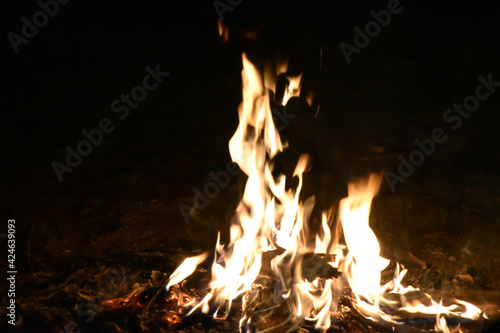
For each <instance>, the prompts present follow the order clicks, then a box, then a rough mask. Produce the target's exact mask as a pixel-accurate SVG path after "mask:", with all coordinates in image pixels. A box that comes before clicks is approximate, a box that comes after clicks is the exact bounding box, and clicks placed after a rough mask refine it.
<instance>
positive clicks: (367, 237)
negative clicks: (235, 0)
mask: <svg viewBox="0 0 500 333" xmlns="http://www.w3.org/2000/svg"><path fill="white" fill-rule="evenodd" d="M219 29H221V30H220V31H221V35H222V31H223V29H222V25H220V26H219ZM242 63H243V70H242V81H243V94H242V95H243V101H242V103H241V104H240V106H239V109H238V115H239V125H238V128H237V130H236V132H235V133H234V135H233V137H232V138H231V140H230V141H229V151H230V154H231V158H232V160H233V161H234V162H235V163H237V164H238V165H239V167H240V168H241V170H242V171H243V172H244V173H245V174H246V175H247V176H248V180H247V183H246V186H245V190H244V193H243V196H242V199H241V201H240V203H239V205H238V207H237V209H236V212H235V216H234V223H233V224H232V225H231V227H230V239H229V242H228V244H226V245H224V244H222V243H221V240H220V235H219V237H218V239H217V242H216V246H215V253H214V260H213V263H212V267H211V280H210V282H209V285H208V287H209V288H208V292H207V293H206V295H205V296H204V297H203V299H201V301H197V303H196V304H195V302H194V299H190V300H189V302H187V303H186V306H187V305H194V306H193V308H192V309H191V311H190V313H189V314H191V313H193V312H194V311H196V310H198V309H200V308H201V310H202V311H203V312H205V313H208V312H210V311H211V310H212V309H215V308H216V309H217V310H216V311H215V312H214V314H213V316H214V318H217V319H224V318H226V317H227V315H228V314H229V311H230V309H231V306H232V303H233V301H234V300H235V299H236V298H237V297H241V299H242V303H243V317H242V318H241V321H240V326H241V327H242V328H243V327H246V326H248V325H250V326H251V325H258V324H259V323H260V324H262V325H265V324H266V320H267V319H266V318H268V317H269V316H270V314H271V313H272V312H273V311H274V310H273V309H275V308H277V307H279V306H280V305H281V304H286V307H287V308H288V310H289V317H288V319H287V320H285V321H283V322H282V323H281V324H279V325H282V326H283V327H281V328H280V330H281V331H285V330H287V331H293V330H296V329H297V328H298V327H300V325H301V324H302V323H303V322H304V321H313V322H314V323H315V324H314V327H315V329H316V330H318V331H325V330H327V329H328V328H329V327H330V325H331V314H332V313H336V312H338V311H339V307H338V300H339V298H340V297H341V295H342V293H343V290H344V289H345V286H346V284H348V285H349V286H350V288H351V291H352V294H353V295H354V297H355V300H356V301H355V304H354V305H355V307H356V311H357V312H359V313H360V314H361V315H363V316H364V317H366V318H368V319H370V320H372V321H374V322H385V323H390V324H392V325H393V327H394V326H397V325H400V324H402V323H401V322H400V321H398V320H397V319H395V318H394V317H392V316H391V315H389V314H387V313H386V312H385V310H387V309H392V310H399V311H406V312H408V313H423V314H431V315H436V318H437V322H436V330H439V331H443V332H449V328H448V326H447V324H446V319H445V318H444V317H443V316H457V317H463V318H471V319H477V318H478V317H479V314H480V310H479V309H478V308H477V307H475V306H474V305H472V304H470V303H466V302H463V301H459V300H455V302H454V304H452V305H450V306H443V305H442V304H441V303H439V304H438V303H436V301H434V300H433V299H432V298H431V297H430V296H429V295H427V294H425V293H422V292H420V291H419V290H418V289H415V288H413V287H411V286H408V287H403V285H402V284H401V281H402V279H403V277H404V275H405V274H406V270H404V269H403V270H401V271H400V265H399V264H398V265H397V269H396V273H395V275H394V278H393V279H392V280H391V281H390V282H388V283H386V284H385V285H381V271H382V270H384V269H385V268H386V267H387V266H388V264H389V260H388V259H386V258H383V257H381V256H380V245H379V243H378V240H377V237H376V235H375V233H374V232H373V230H372V229H371V228H370V225H369V217H370V209H371V204H372V199H373V198H374V197H375V196H376V195H377V193H378V190H379V188H380V185H381V179H382V175H381V174H372V175H370V176H369V177H368V178H366V179H363V180H360V181H357V182H352V183H349V184H348V197H347V198H345V199H343V200H342V201H341V202H340V206H339V208H340V211H339V214H338V216H339V219H338V220H339V221H337V224H336V226H334V227H333V228H332V226H333V225H334V224H333V223H332V221H333V215H334V214H333V211H332V210H330V211H326V212H323V214H322V218H321V225H320V227H319V230H318V231H317V233H314V232H313V230H311V227H310V216H311V213H312V210H313V207H314V204H315V200H314V197H310V198H308V199H306V200H305V201H302V200H301V198H300V196H299V195H300V192H301V189H302V186H303V175H304V173H306V172H307V171H308V170H309V168H310V158H309V156H308V155H301V156H300V158H299V160H298V162H297V165H296V167H295V171H294V173H293V175H292V177H293V178H296V179H297V182H296V184H297V185H296V187H294V188H287V187H286V186H285V184H286V177H285V175H275V174H274V173H273V166H274V165H273V162H272V161H273V158H274V157H275V156H276V155H277V154H279V153H280V152H282V151H283V149H285V147H286V142H282V141H281V138H280V136H279V133H278V131H277V130H276V127H275V125H274V122H273V115H272V112H271V109H270V97H269V93H270V91H272V92H274V89H275V85H276V77H277V76H278V75H282V74H283V75H286V74H284V73H286V70H287V63H286V62H284V63H282V64H278V65H277V66H276V70H275V71H274V72H273V71H272V70H269V68H268V70H265V71H264V77H262V76H261V74H260V71H259V70H257V68H256V67H255V66H254V65H253V64H252V63H251V62H250V61H249V60H248V58H247V56H246V55H245V54H243V56H242ZM301 77H302V76H301V75H298V76H286V78H287V79H288V80H289V84H288V86H287V88H286V90H285V93H284V96H283V100H282V101H280V102H281V103H282V104H283V105H286V103H287V102H288V100H289V99H290V98H291V97H294V96H300V90H301ZM342 232H343V235H344V239H345V244H342V243H340V237H341V234H342ZM266 258H267V259H266ZM205 259H206V255H205V254H202V255H200V256H197V257H193V258H188V259H186V260H185V261H184V262H183V263H182V264H181V265H180V266H179V268H178V269H177V270H176V271H175V272H174V273H173V274H172V276H171V277H170V279H169V282H168V284H167V289H168V288H170V287H172V286H175V285H176V284H177V283H179V282H181V281H182V280H184V279H185V278H187V277H188V276H189V275H191V274H192V273H193V272H194V270H195V269H196V267H197V266H198V265H199V264H200V263H201V262H203V261H204V260H205ZM339 272H342V273H343V274H344V278H338V277H339V275H340V273H339ZM262 280H266V281H268V283H269V284H270V285H272V286H273V289H274V294H273V295H274V296H273V297H272V298H271V303H272V304H268V306H267V307H263V308H259V306H260V305H259V304H258V299H259V297H257V296H256V295H260V294H259V293H260V292H261V291H260V290H261V289H262V286H263V285H265V283H262V282H258V281H262ZM410 292H411V293H416V292H418V293H420V294H421V295H422V296H423V297H424V298H425V299H426V300H427V301H429V300H430V301H429V302H427V301H426V302H420V301H418V300H417V301H415V300H411V299H410V297H409V295H410V294H408V293H410ZM394 296H396V298H395V297H394ZM398 298H399V300H398ZM424 303H425V304H424ZM255 308H259V309H260V310H259V311H262V312H265V313H267V315H266V316H264V315H261V316H260V317H259V318H258V320H255V319H254V318H253V317H252V314H251V311H252V309H255ZM258 322H259V323H258Z"/></svg>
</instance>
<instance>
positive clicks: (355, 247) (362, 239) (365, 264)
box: [340, 174, 481, 332]
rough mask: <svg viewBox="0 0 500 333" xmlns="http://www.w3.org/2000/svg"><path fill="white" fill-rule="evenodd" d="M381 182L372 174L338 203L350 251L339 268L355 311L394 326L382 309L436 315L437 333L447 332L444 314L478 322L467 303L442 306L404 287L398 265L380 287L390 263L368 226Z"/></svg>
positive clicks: (476, 316)
mask: <svg viewBox="0 0 500 333" xmlns="http://www.w3.org/2000/svg"><path fill="white" fill-rule="evenodd" d="M381 180H382V175H381V174H380V175H376V174H372V175H371V176H370V177H369V178H368V179H365V180H362V181H358V182H355V183H350V184H349V186H348V194H349V196H348V197H347V198H345V199H343V200H342V201H341V203H340V219H341V221H342V228H343V231H344V236H345V241H346V245H347V248H348V249H349V252H348V254H347V256H346V258H345V260H344V261H343V262H342V266H341V267H342V269H343V270H345V272H346V276H347V280H348V282H349V286H350V287H351V290H352V291H353V293H354V295H355V297H356V306H357V311H358V312H359V313H360V314H362V315H363V316H364V317H366V318H368V319H371V320H373V321H376V322H386V323H390V324H395V325H398V324H401V322H399V321H397V320H396V319H394V318H393V317H392V316H390V315H388V314H387V313H385V312H384V311H383V310H382V309H384V308H385V309H392V310H403V311H406V312H409V313H420V314H427V315H436V325H435V327H434V328H435V330H436V331H438V332H441V331H442V332H450V330H449V328H448V326H447V324H446V319H445V318H444V317H443V315H446V316H455V317H462V318H469V319H478V318H479V315H480V313H481V311H480V310H479V309H478V308H477V307H476V306H474V305H472V304H470V303H467V302H463V301H460V300H455V304H452V305H450V306H443V305H442V303H441V302H440V303H436V302H435V301H434V300H433V299H432V297H431V296H429V295H427V294H425V293H423V292H421V291H419V290H418V289H415V288H413V287H411V286H409V287H403V286H402V285H401V280H402V279H403V277H404V275H405V274H406V270H403V271H402V272H399V264H398V269H397V270H396V272H395V276H394V279H393V280H392V281H390V282H388V283H387V284H385V285H384V286H381V284H380V275H381V271H382V270H383V269H384V268H386V267H387V265H388V264H389V260H387V259H385V258H382V257H380V246H379V243H378V241H377V238H376V236H375V234H374V232H373V231H372V229H371V228H370V226H369V215H370V206H371V202H372V199H373V197H374V196H375V195H376V194H377V192H378V190H379V187H380V184H381ZM409 292H412V293H410V294H409ZM414 293H418V294H419V295H420V296H421V297H420V298H421V299H423V300H425V304H424V303H422V302H420V301H418V300H414V301H410V300H409V296H410V295H412V294H414ZM390 294H392V297H391V296H390ZM394 296H398V297H396V298H395V297H394ZM397 298H399V300H397Z"/></svg>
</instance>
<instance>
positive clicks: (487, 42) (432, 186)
mask: <svg viewBox="0 0 500 333" xmlns="http://www.w3.org/2000/svg"><path fill="white" fill-rule="evenodd" d="M401 4H402V6H403V8H404V9H403V11H402V12H401V13H400V14H397V15H393V16H392V19H391V23H390V24H389V25H388V26H387V27H386V28H382V30H381V32H380V34H379V35H378V36H376V37H374V38H372V40H371V42H370V44H369V45H368V46H367V47H366V48H364V49H363V50H362V51H361V52H360V54H354V55H353V56H352V62H351V63H350V64H348V63H347V62H346V60H345V58H344V56H343V54H342V52H341V50H340V48H339V44H340V43H341V42H347V43H349V44H353V38H354V30H353V28H354V27H355V26H358V27H360V28H362V29H363V27H364V25H365V24H366V23H367V22H369V21H370V20H372V17H371V15H370V11H371V10H376V11H378V10H381V9H385V8H386V7H387V2H385V1H373V2H360V1H355V2H346V1H343V2H334V1H332V2H327V1H307V2H285V1H249V0H247V1H243V2H242V3H241V4H239V5H237V6H235V7H234V10H233V11H232V12H229V11H228V12H225V13H224V23H225V24H227V26H228V27H229V31H230V36H231V39H230V40H229V42H227V43H223V42H221V40H220V39H219V36H218V31H217V20H218V19H219V17H218V15H217V12H216V10H215V9H214V6H213V3H212V2H211V1H204V2H202V1H200V2H192V1H176V2H173V1H153V0H147V1H128V2H122V3H117V4H113V3H108V2H106V3H96V2H89V1H76V0H73V1H71V2H69V3H68V4H66V5H60V8H59V13H58V14H57V15H56V16H55V17H54V18H51V19H50V20H49V22H48V24H47V25H46V26H44V27H42V28H39V32H38V34H37V35H36V36H35V37H33V38H32V39H30V41H29V43H28V44H26V45H20V46H19V48H20V51H19V53H18V54H15V53H14V51H13V49H12V47H11V45H10V43H9V41H8V39H7V37H6V36H7V34H8V33H9V32H14V33H16V34H20V30H21V27H22V22H21V18H22V17H23V16H26V17H28V19H29V20H30V21H31V17H32V15H33V14H34V13H35V12H37V11H39V10H40V7H39V6H38V4H37V3H36V2H35V1H30V2H10V3H9V4H8V6H9V7H10V8H9V9H8V10H6V9H4V10H3V11H4V13H5V14H6V16H7V17H6V18H5V19H4V23H5V26H4V30H3V33H4V36H5V38H4V46H6V48H5V49H4V54H6V58H7V60H4V65H5V72H4V73H5V75H3V85H2V89H1V96H2V113H1V117H2V119H1V124H2V135H3V139H2V140H1V142H0V147H1V152H2V154H1V156H2V163H1V167H0V168H1V169H0V174H1V175H2V181H1V183H0V195H1V197H2V200H1V203H0V215H2V219H3V220H4V221H6V219H7V218H15V219H16V221H18V224H17V237H18V238H17V239H18V243H17V244H18V250H17V251H18V254H19V257H18V258H19V259H18V266H19V267H20V271H22V272H24V273H25V274H29V273H34V272H36V271H39V270H54V271H64V270H65V269H66V270H68V269H70V270H71V269H76V268H77V267H80V266H84V265H90V264H93V263H94V261H95V260H96V259H95V258H101V259H102V258H107V259H109V258H115V257H117V256H120V255H124V254H127V253H133V252H134V251H138V249H141V250H142V251H154V250H160V251H165V252H168V251H171V249H175V248H180V247H182V248H186V249H189V250H194V249H206V248H207V246H209V248H211V246H212V245H211V244H212V243H213V242H214V240H215V235H216V230H218V229H223V230H224V229H225V228H227V226H226V225H225V224H227V222H228V220H229V217H228V216H229V215H230V212H231V210H232V209H233V208H234V206H235V204H236V202H237V199H238V186H237V183H238V182H237V181H236V178H234V179H233V181H232V183H231V186H230V187H228V188H225V189H223V190H222V191H221V192H222V195H221V196H220V197H217V198H215V199H214V200H213V202H211V204H210V205H209V207H208V208H207V209H204V210H203V211H202V212H201V214H200V216H198V217H196V218H193V220H192V221H191V223H190V224H186V223H185V221H184V219H183V217H182V216H181V213H180V211H179V209H178V205H179V204H180V203H185V204H187V205H191V204H192V200H193V195H194V194H193V192H192V189H193V188H194V187H197V188H199V189H202V188H203V186H204V184H206V183H207V181H209V178H208V174H209V172H210V171H215V172H218V171H220V170H224V168H225V165H226V163H227V162H228V161H229V160H230V157H229V154H228V146H227V143H228V141H229V139H230V137H231V135H232V133H233V132H234V131H235V129H236V126H237V123H238V117H237V106H238V104H239V103H240V101H241V77H240V71H241V53H242V52H248V53H249V54H250V56H251V57H252V59H255V60H256V62H257V63H259V64H262V63H263V59H267V60H269V61H270V60H272V59H274V57H275V55H276V54H286V55H288V56H289V58H290V70H291V72H294V73H298V72H304V87H303V89H304V90H307V91H313V92H314V98H315V99H314V105H315V106H316V105H318V104H319V105H321V106H320V112H319V113H318V116H317V117H316V118H314V114H315V111H316V109H315V108H313V110H305V111H303V114H302V115H301V117H299V121H297V122H295V121H294V120H293V121H292V124H291V126H290V128H288V129H287V131H286V133H285V135H287V136H288V137H289V140H290V142H291V143H292V147H297V148H296V150H291V151H292V152H293V153H291V158H290V161H292V160H293V158H295V157H296V156H297V155H298V152H299V150H306V151H308V152H309V153H311V154H312V155H313V158H314V167H313V171H312V173H311V175H310V176H309V177H310V184H311V185H310V187H309V188H306V189H305V191H306V192H307V193H310V194H312V193H316V194H317V195H318V205H319V206H320V207H327V206H329V205H332V204H335V203H336V202H338V199H340V198H341V197H343V196H345V194H346V184H347V181H348V180H349V179H351V178H352V176H353V175H359V174H360V173H366V172H368V171H375V170H381V169H385V170H390V171H392V172H394V173H395V172H397V171H396V170H397V166H398V163H399V161H398V159H397V156H399V155H400V154H401V155H402V156H405V157H407V156H408V154H409V153H410V152H411V151H412V150H414V149H415V148H416V147H415V145H414V143H413V141H414V140H415V139H424V138H427V137H429V136H430V133H431V131H432V129H434V128H436V127H442V128H444V129H446V131H447V134H448V136H449V139H448V140H447V141H446V142H445V143H444V144H442V145H439V146H437V147H436V152H435V154H433V155H432V156H430V157H429V158H427V159H426V161H425V162H424V164H423V165H421V166H419V167H418V168H417V169H416V171H415V172H414V174H413V175H412V176H410V177H409V178H408V179H407V181H405V182H404V183H398V184H397V185H396V191H395V192H394V193H392V192H391V191H390V189H389V188H388V186H387V184H386V183H385V182H384V183H383V185H382V189H381V195H380V197H379V198H378V199H377V200H378V202H379V205H378V206H376V205H375V206H376V207H374V212H375V213H377V214H378V215H377V216H378V217H379V218H380V219H383V220H385V221H389V222H387V223H389V224H390V226H387V225H385V226H386V227H387V228H388V229H390V230H391V232H393V233H396V234H397V233H398V230H399V231H401V230H403V231H401V232H402V233H403V234H404V235H406V236H403V237H400V236H396V237H393V238H395V239H398V241H396V243H397V242H400V243H402V244H403V247H405V248H410V249H412V250H413V251H418V250H416V249H418V248H420V245H415V244H417V243H418V242H419V241H421V239H422V238H418V236H417V235H419V233H420V234H422V233H424V231H425V232H430V231H432V233H431V234H432V235H434V236H433V237H434V238H432V239H431V240H430V241H434V242H437V243H440V242H441V243H442V242H443V239H438V238H436V237H438V236H435V235H436V232H445V233H450V232H452V231H453V232H455V233H456V234H457V235H458V236H456V235H455V234H454V236H453V237H455V236H456V237H462V239H461V240H460V241H459V242H458V243H459V245H455V246H453V245H449V244H457V240H456V238H453V237H452V239H451V238H450V239H449V240H448V243H446V244H448V245H446V246H448V248H447V249H448V251H450V252H452V253H454V252H453V251H460V248H462V247H463V246H464V244H469V243H470V244H475V242H480V243H481V244H482V246H484V248H482V249H479V248H478V251H479V252H480V251H483V252H484V251H487V250H488V249H489V250H492V249H494V250H496V249H497V248H498V243H496V240H497V239H498V235H500V233H499V222H498V213H499V209H498V208H499V205H500V203H499V202H500V193H499V191H498V188H499V187H498V185H500V177H498V171H499V170H500V168H499V167H500V164H499V163H500V159H499V157H498V156H499V154H498V151H499V150H498V143H499V139H500V135H499V134H500V131H499V130H498V126H499V120H500V117H499V112H498V111H499V102H500V95H499V92H498V91H497V92H495V93H493V94H492V95H491V97H490V98H489V99H488V100H486V101H485V102H482V103H481V105H480V107H479V109H478V110H477V111H476V112H475V113H474V114H472V115H471V117H470V118H469V119H466V120H464V122H463V124H462V126H461V127H460V128H459V129H457V130H456V131H454V130H451V129H450V128H449V126H448V125H447V124H445V123H444V122H443V120H442V115H443V112H444V111H445V110H446V109H448V108H450V107H452V105H453V103H461V102H462V101H463V99H464V98H465V97H466V96H469V95H471V94H473V93H474V89H475V87H476V85H477V84H478V81H477V77H478V76H479V75H483V76H484V77H486V76H487V75H488V74H490V73H492V74H493V78H494V80H496V81H500V71H499V69H500V66H499V59H500V57H499V55H500V53H499V45H498V44H499V40H500V39H499V35H500V23H499V22H500V20H499V18H500V17H499V12H498V8H497V7H498V6H497V4H496V2H494V1H464V2H437V1H423V0H422V1H421V0H414V1H406V0H403V1H401ZM248 31H259V34H258V36H257V38H255V39H249V38H245V37H244V36H245V33H246V32H248ZM320 50H322V69H321V70H319V58H320ZM156 64H160V68H161V69H162V70H163V71H165V72H169V73H170V76H169V77H168V78H166V79H165V81H164V82H163V83H161V84H160V85H159V87H158V88H156V89H155V90H153V91H151V92H149V93H148V97H147V98H146V100H145V101H144V102H141V103H140V105H139V106H138V107H137V108H136V109H135V110H134V111H132V112H131V114H130V116H129V117H128V118H126V119H124V120H119V119H118V117H117V115H116V114H114V113H113V112H112V111H111V109H110V104H111V102H112V101H113V100H114V99H116V98H118V97H119V96H120V94H122V93H129V92H130V90H131V89H132V88H133V87H134V86H136V85H138V84H140V83H141V82H142V78H143V77H144V75H145V74H146V71H145V67H146V66H148V65H149V66H151V67H155V66H156ZM106 117H107V118H110V119H112V120H113V123H114V124H115V126H116V129H115V130H114V132H113V133H110V134H106V135H105V136H104V139H103V142H102V144H100V145H99V146H98V147H94V148H93V151H92V153H91V154H90V155H89V156H87V157H84V158H83V161H82V163H81V165H79V166H78V167H76V168H74V170H73V172H72V173H70V174H69V173H66V174H64V175H63V177H64V181H63V182H61V183H60V182H59V181H58V179H57V177H56V175H55V174H54V171H53V169H52V167H51V163H52V162H53V161H59V162H61V163H64V159H65V156H66V151H65V147H66V146H67V145H70V146H71V147H73V148H74V147H75V146H76V144H77V143H78V142H79V141H80V140H82V139H84V137H83V135H82V134H81V131H82V130H83V129H87V130H90V129H92V128H96V127H97V125H98V123H99V121H100V120H101V119H102V118H106ZM374 147H377V149H374ZM380 147H383V152H380V149H379V148H380ZM302 148H303V149H302ZM292 149H293V148H292ZM296 151H297V153H295V152H296ZM290 161H288V162H290ZM285 163H287V162H285ZM290 163H292V164H293V163H294V162H290ZM409 203H411V205H410V204H409ZM377 207H378V208H377ZM125 225H126V226H127V227H129V226H133V227H131V230H133V231H131V232H126V231H124V226H125ZM382 225H383V224H382ZM381 228H382V227H381ZM382 229H383V228H382ZM2 232H4V231H2ZM30 235H31V237H32V239H31V240H30V241H29V242H32V244H31V247H32V249H33V248H35V249H38V250H37V251H36V253H37V254H36V255H34V256H33V258H32V259H31V260H32V263H31V264H28V260H27V251H26V246H27V244H28V239H29V237H30ZM200 235H203V236H202V237H200ZM495 235H496V236H495ZM414 237H416V239H417V240H416V241H414V240H413V239H414ZM495 237H496V238H495ZM464 238H465V239H466V240H468V241H464ZM427 240H428V241H429V239H428V238H427ZM386 242H389V241H388V240H387V241H386ZM96 244H97V245H96ZM133 244H139V245H136V247H135V248H134V247H133V246H132V245H133ZM420 244H421V243H420ZM441 245H443V244H441ZM137 246H138V247H137ZM65 250H69V252H68V251H66V252H64V251H65ZM32 251H33V250H32ZM457 256H459V255H457ZM463 260H466V258H464V259H463ZM30 265H31V267H29V266H30ZM486 266H487V265H486V264H485V267H486ZM168 267H170V266H168ZM151 269H154V267H151ZM478 270H480V269H478ZM490 282H491V281H490ZM485 283H486V282H485ZM491 283H493V282H491Z"/></svg>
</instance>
